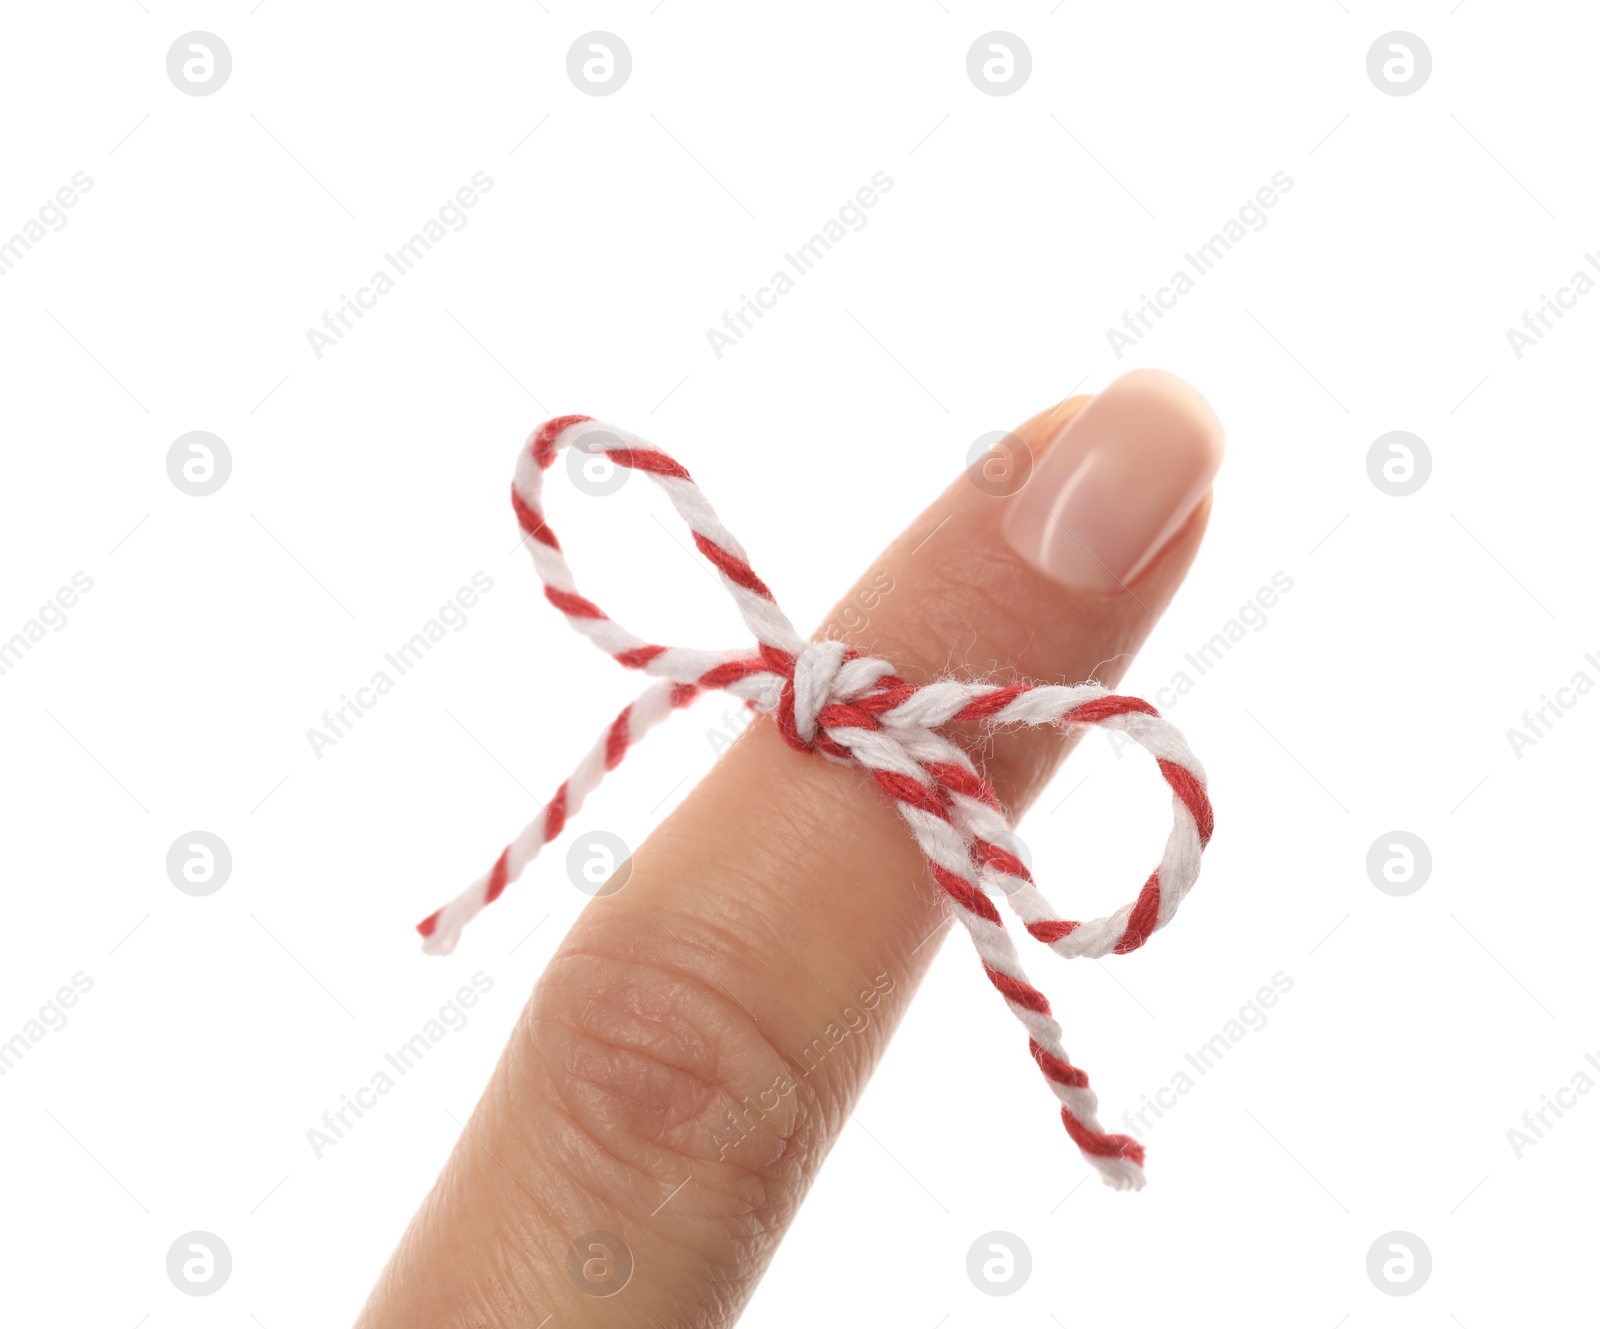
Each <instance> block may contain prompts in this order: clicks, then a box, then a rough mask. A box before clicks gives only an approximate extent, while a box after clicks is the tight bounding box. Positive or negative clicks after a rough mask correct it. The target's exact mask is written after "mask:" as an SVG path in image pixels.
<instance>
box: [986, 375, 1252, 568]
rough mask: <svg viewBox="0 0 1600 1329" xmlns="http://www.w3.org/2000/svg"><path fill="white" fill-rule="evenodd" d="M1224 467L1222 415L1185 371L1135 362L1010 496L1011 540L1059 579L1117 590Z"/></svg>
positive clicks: (1065, 429)
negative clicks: (1143, 366) (1142, 366)
mask: <svg viewBox="0 0 1600 1329" xmlns="http://www.w3.org/2000/svg"><path fill="white" fill-rule="evenodd" d="M1221 464H1222V422H1221V421H1219V420H1218V419H1217V417H1216V415H1215V414H1214V413H1213V411H1212V410H1211V407H1210V406H1208V405H1207V404H1206V399H1205V398H1204V397H1202V396H1201V395H1200V394H1199V393H1198V392H1196V391H1195V390H1194V389H1193V388H1191V387H1190V386H1189V385H1188V384H1187V383H1185V382H1184V381H1183V380H1182V379H1181V378H1178V377H1176V376H1175V375H1172V374H1168V373H1164V372H1163V371H1162V370H1159V369H1135V370H1133V371H1132V372H1131V373H1127V374H1124V375H1123V376H1122V377H1121V378H1119V379H1117V380H1116V381H1115V382H1113V383H1112V384H1111V386H1110V387H1108V388H1106V390H1105V391H1104V392H1102V393H1100V394H1099V396H1097V397H1095V399H1094V400H1093V401H1091V402H1090V403H1089V404H1088V405H1087V406H1085V407H1084V408H1083V409H1082V410H1081V411H1079V412H1078V413H1077V414H1076V415H1075V416H1073V417H1072V419H1070V420H1069V421H1067V423H1066V424H1065V425H1064V426H1063V427H1062V430H1061V432H1060V434H1059V435H1057V437H1056V438H1055V439H1054V441H1053V442H1052V443H1051V445H1050V447H1049V450H1048V451H1047V452H1046V453H1045V456H1044V460H1043V461H1042V462H1041V463H1040V464H1039V465H1038V467H1037V468H1035V470H1034V473H1033V476H1032V477H1031V478H1030V480H1029V482H1028V484H1027V486H1026V487H1025V488H1024V489H1023V490H1022V491H1021V492H1020V493H1018V494H1017V495H1016V496H1015V497H1013V498H1012V499H1011V500H1010V503H1009V507H1008V509H1007V511H1006V515H1005V519H1004V523H1003V529H1004V532H1005V537H1006V540H1007V541H1008V542H1009V543H1010V545H1011V547H1012V548H1013V549H1015V550H1016V551H1017V553H1019V554H1020V555H1022V557H1023V558H1025V559H1026V560H1027V561H1028V562H1029V563H1031V564H1033V566H1034V567H1036V568H1038V569H1039V570H1040V571H1041V572H1043V573H1044V574H1045V575H1047V576H1049V577H1053V578H1054V579H1055V580H1056V581H1059V582H1063V583H1065V584H1066V585H1068V586H1073V587H1076V588H1078V589H1081V590H1088V591H1112V590H1116V589H1118V588H1120V587H1122V586H1125V585H1126V584H1127V583H1128V582H1131V581H1132V580H1133V579H1134V578H1136V577H1137V576H1138V575H1139V574H1140V573H1141V572H1142V571H1143V570H1144V569H1145V567H1146V566H1148V564H1149V562H1150V560H1151V559H1152V558H1154V557H1155V556H1156V554H1157V553H1159V552H1160V551H1161V548H1162V546H1164V545H1165V544H1166V543H1167V541H1168V540H1170V539H1171V538H1172V537H1173V536H1174V535H1175V534H1176V533H1177V531H1178V528H1179V527H1180V526H1182V525H1183V523H1184V521H1185V519H1186V518H1187V517H1188V516H1189V514H1190V513H1191V512H1193V511H1194V509H1195V507H1196V505H1197V504H1198V503H1199V502H1200V500H1201V499H1202V498H1204V497H1205V493H1206V491H1207V490H1208V489H1210V487H1211V481H1212V478H1213V477H1214V476H1215V475H1216V473H1217V468H1218V466H1220V465H1221Z"/></svg>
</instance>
